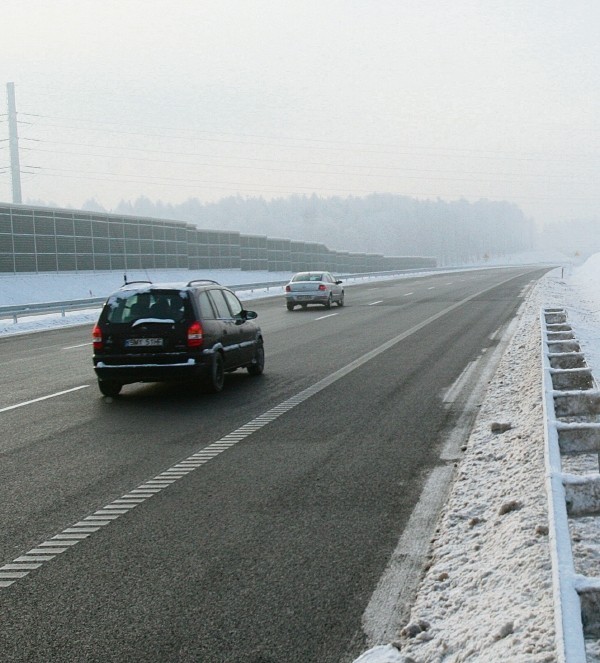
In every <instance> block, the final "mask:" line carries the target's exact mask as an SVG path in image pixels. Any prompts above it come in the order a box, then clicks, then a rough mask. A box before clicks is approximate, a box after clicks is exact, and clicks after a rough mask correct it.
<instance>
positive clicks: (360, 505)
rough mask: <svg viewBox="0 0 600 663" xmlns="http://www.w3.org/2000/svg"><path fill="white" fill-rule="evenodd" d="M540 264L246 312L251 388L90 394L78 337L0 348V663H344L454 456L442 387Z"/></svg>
mask: <svg viewBox="0 0 600 663" xmlns="http://www.w3.org/2000/svg"><path fill="white" fill-rule="evenodd" d="M545 271H547V270H545V269H535V268H528V267H519V268H516V267H515V268H506V269H489V270H481V271H465V272H456V273H450V274H448V273H446V274H432V275H429V276H424V277H420V278H417V277H415V278H406V279H402V280H397V281H383V282H379V283H374V282H371V283H368V284H364V285H360V286H353V287H350V288H348V289H347V292H346V306H344V307H343V308H336V307H333V308H332V309H331V310H325V309H323V308H317V307H314V308H309V309H307V310H305V311H304V310H298V309H297V310H295V311H294V312H288V311H286V310H285V304H284V302H283V298H281V299H279V298H276V299H264V300H255V301H251V302H248V304H247V307H248V308H251V309H254V310H256V311H257V312H258V314H259V320H258V322H259V323H260V324H261V326H262V328H263V332H264V336H265V350H266V366H265V374H264V375H263V376H261V377H258V378H251V377H250V376H248V375H247V373H246V372H245V371H243V372H242V371H239V372H236V373H233V374H230V375H228V376H227V380H226V386H225V390H224V392H223V393H221V394H217V395H207V394H204V393H202V392H201V391H199V390H195V389H192V388H190V387H189V386H185V385H142V384H137V385H128V386H126V387H125V388H124V389H123V392H122V395H121V396H120V397H119V398H115V399H109V398H108V399H107V398H103V397H101V395H100V393H99V391H98V389H97V386H96V384H95V377H94V374H93V370H92V365H91V345H90V339H91V330H90V329H89V328H87V327H77V328H70V329H63V330H58V331H49V332H43V333H35V334H28V335H23V336H15V337H7V338H2V339H0V366H1V369H0V370H1V374H0V379H1V385H2V389H1V390H0V422H1V430H2V436H1V439H0V459H1V463H0V522H1V523H2V527H1V528H0V566H2V565H3V566H2V569H0V623H1V627H0V660H2V661H4V662H7V661H18V662H25V661H26V662H27V663H31V662H38V661H40V662H42V661H43V662H44V663H48V662H49V661H60V662H63V661H65V662H71V661H73V662H75V661H77V662H81V661H86V662H89V661H93V662H95V661H98V662H103V663H106V662H109V661H115V662H117V661H118V662H124V661H128V662H129V661H160V662H167V661H168V662H171V661H174V662H175V661H176V662H180V661H181V662H183V661H185V662H191V661H194V662H197V661H201V662H208V663H213V662H214V663H242V662H244V663H283V662H286V663H291V662H296V661H297V662H299V663H312V662H314V663H317V662H318V663H329V662H331V663H334V662H335V663H340V661H352V660H353V658H355V657H357V656H358V655H359V654H360V653H361V652H362V651H363V650H364V649H365V646H366V644H367V639H366V636H365V628H366V626H365V619H364V617H363V616H364V613H365V610H367V607H368V606H371V608H370V609H371V610H373V608H372V605H373V604H372V596H373V592H374V591H375V589H376V587H377V585H378V582H379V581H380V578H381V577H382V575H383V574H384V573H385V572H386V569H387V568H388V562H389V560H390V557H391V556H392V554H393V553H394V551H395V550H396V547H397V544H398V542H399V540H401V538H402V536H403V535H406V531H407V530H406V528H407V526H408V523H409V520H410V517H411V514H412V513H413V511H414V510H415V507H416V505H418V504H419V502H420V499H421V496H422V493H423V490H424V487H425V486H426V485H427V482H428V480H429V479H430V478H431V477H432V476H433V473H434V472H436V471H438V470H443V472H442V474H441V475H440V476H442V475H443V476H445V477H446V478H447V479H448V478H450V477H451V476H452V469H453V467H454V464H455V462H456V460H457V458H458V457H459V455H460V452H459V450H458V451H457V453H456V454H454V456H453V455H452V454H450V455H449V454H447V453H445V454H444V453H443V450H444V449H445V448H446V445H447V441H448V439H449V437H451V435H452V431H454V430H456V426H457V423H458V422H459V421H460V420H461V416H462V415H463V414H464V412H462V410H461V408H462V405H464V403H465V402H466V399H467V397H468V395H469V393H468V392H469V388H470V387H471V386H472V385H473V384H474V383H475V377H474V376H475V372H471V373H468V375H471V376H472V379H469V380H464V379H462V380H460V379H459V378H461V376H464V375H465V370H466V369H467V368H468V367H473V366H477V370H478V371H479V373H480V374H481V372H482V371H483V370H484V367H485V365H486V361H487V358H488V357H490V356H493V354H494V353H493V350H494V349H495V348H496V347H497V346H498V343H499V342H500V341H501V338H502V332H503V330H505V329H506V326H507V324H508V323H509V322H510V321H511V319H512V318H513V317H514V315H515V313H516V311H517V309H518V307H519V305H520V303H521V301H522V299H523V296H524V294H525V293H526V291H527V289H528V287H530V286H531V284H532V283H534V282H535V280H536V279H537V278H539V277H540V276H541V275H542V274H543V273H544V272H545ZM457 381H458V382H457ZM457 384H460V385H461V387H462V389H461V390H460V397H458V396H457V394H458V393H459V390H458V389H457V388H456V389H453V385H457ZM450 393H452V394H454V396H453V397H452V398H449V397H448V394H450ZM457 449H459V447H457ZM446 489H447V486H445V485H442V483H440V485H439V493H440V495H441V496H442V498H443V495H444V494H445V490H446ZM433 516H434V520H435V514H433ZM420 536H424V537H425V539H426V540H428V539H429V538H431V536H433V531H426V532H421V533H420ZM413 573H414V574H418V568H415V569H413ZM411 586H412V585H411V584H410V583H407V587H411ZM409 599H410V596H400V597H399V602H400V604H402V602H403V601H404V602H406V601H407V600H409ZM380 617H382V618H383V619H385V615H383V616H381V615H380ZM401 617H402V614H401V613H400V615H399V617H398V616H397V618H401ZM375 621H377V615H376V616H375ZM367 630H368V628H367Z"/></svg>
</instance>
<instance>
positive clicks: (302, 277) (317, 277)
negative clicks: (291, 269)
mask: <svg viewBox="0 0 600 663" xmlns="http://www.w3.org/2000/svg"><path fill="white" fill-rule="evenodd" d="M322 279H323V274H320V273H319V274H296V276H294V278H293V279H292V281H321V280H322Z"/></svg>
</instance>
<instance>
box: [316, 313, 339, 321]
mask: <svg viewBox="0 0 600 663" xmlns="http://www.w3.org/2000/svg"><path fill="white" fill-rule="evenodd" d="M334 315H339V314H338V313H328V314H327V315H322V316H321V317H320V318H315V322H316V321H317V320H325V318H331V317H332V316H334Z"/></svg>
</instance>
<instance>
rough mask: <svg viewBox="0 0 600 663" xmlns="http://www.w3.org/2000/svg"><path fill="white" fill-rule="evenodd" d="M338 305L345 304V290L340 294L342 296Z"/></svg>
mask: <svg viewBox="0 0 600 663" xmlns="http://www.w3.org/2000/svg"><path fill="white" fill-rule="evenodd" d="M337 305H338V306H343V305H344V293H343V292H342V294H341V295H340V298H339V299H338V303H337Z"/></svg>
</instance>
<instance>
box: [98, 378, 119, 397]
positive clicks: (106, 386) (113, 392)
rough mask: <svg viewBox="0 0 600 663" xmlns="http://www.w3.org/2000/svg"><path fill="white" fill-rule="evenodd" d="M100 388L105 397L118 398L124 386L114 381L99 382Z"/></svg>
mask: <svg viewBox="0 0 600 663" xmlns="http://www.w3.org/2000/svg"><path fill="white" fill-rule="evenodd" d="M98 388H99V389H100V392H101V393H102V395H103V396H118V395H119V394H120V393H121V389H122V388H123V385H122V384H121V383H120V382H115V381H114V380H98Z"/></svg>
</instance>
